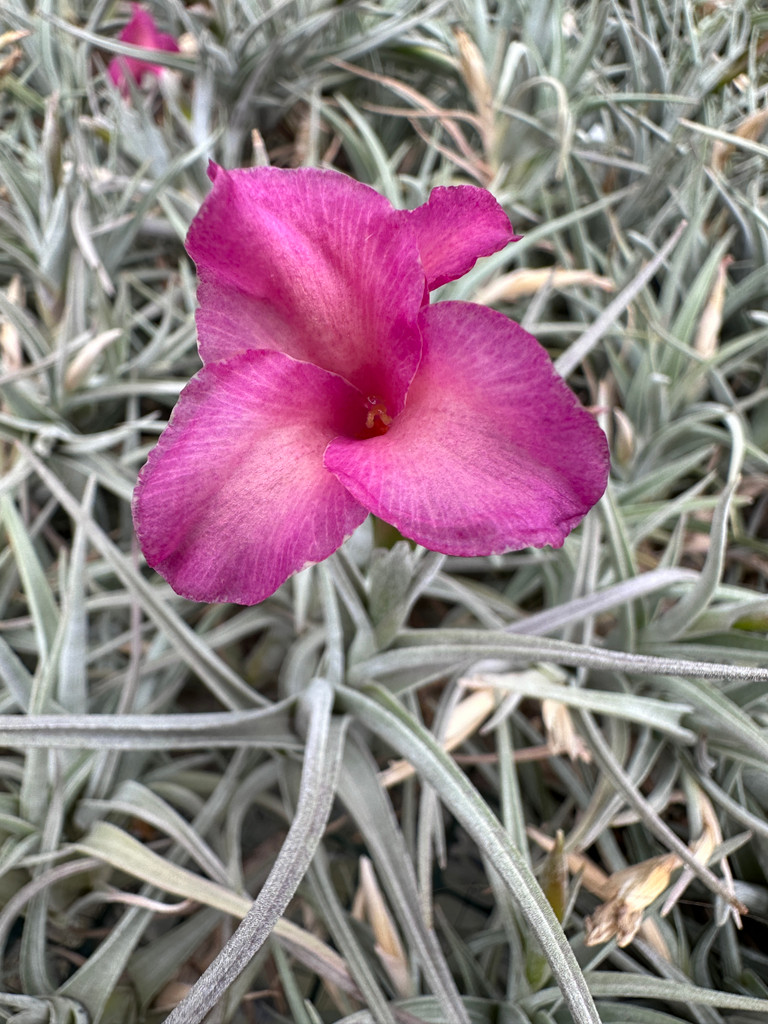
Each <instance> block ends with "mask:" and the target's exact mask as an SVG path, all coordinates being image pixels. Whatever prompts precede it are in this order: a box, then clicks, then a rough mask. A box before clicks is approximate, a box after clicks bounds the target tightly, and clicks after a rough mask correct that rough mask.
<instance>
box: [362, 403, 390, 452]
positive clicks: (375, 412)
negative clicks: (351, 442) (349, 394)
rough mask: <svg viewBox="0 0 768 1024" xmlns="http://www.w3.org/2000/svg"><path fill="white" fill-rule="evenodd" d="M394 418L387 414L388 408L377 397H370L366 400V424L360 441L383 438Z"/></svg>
mask: <svg viewBox="0 0 768 1024" xmlns="http://www.w3.org/2000/svg"><path fill="white" fill-rule="evenodd" d="M391 422H392V417H391V416H389V415H388V414H387V407H386V405H385V404H384V403H383V402H382V400H381V399H380V398H378V397H377V396H376V395H368V397H367V398H366V400H365V422H364V423H363V426H362V429H361V430H360V433H359V434H358V435H357V437H358V440H360V441H367V440H368V439H369V438H371V437H381V435H382V434H386V432H387V431H388V430H389V425H390V423H391Z"/></svg>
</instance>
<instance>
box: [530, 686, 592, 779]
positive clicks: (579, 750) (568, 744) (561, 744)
mask: <svg viewBox="0 0 768 1024" xmlns="http://www.w3.org/2000/svg"><path fill="white" fill-rule="evenodd" d="M541 717H542V719H543V720H544V728H545V729H546V732H547V747H548V748H549V752H550V753H551V754H552V755H553V756H555V757H556V756H557V755H558V754H567V755H568V757H569V758H570V759H571V760H572V761H584V762H585V763H587V764H589V762H590V761H591V760H592V753H591V751H590V749H589V747H588V746H587V745H586V743H585V742H584V740H583V739H582V738H581V736H580V735H579V734H578V732H576V728H575V726H574V724H573V718H572V717H571V712H570V711H569V710H568V707H567V706H566V705H565V704H563V703H562V702H561V701H559V700H551V699H550V698H548V697H547V698H545V699H544V700H543V701H542V702H541Z"/></svg>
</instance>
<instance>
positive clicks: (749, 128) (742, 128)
mask: <svg viewBox="0 0 768 1024" xmlns="http://www.w3.org/2000/svg"><path fill="white" fill-rule="evenodd" d="M766 129H768V107H763V109H762V110H755V111H753V112H752V113H751V114H748V115H747V116H746V117H745V118H744V119H743V120H741V121H740V122H739V124H738V125H737V126H736V128H734V130H733V132H732V133H731V134H732V135H733V136H734V137H735V138H737V139H747V140H748V141H749V142H757V140H758V139H759V138H760V136H761V135H762V134H763V132H764V131H766ZM735 152H736V145H735V144H733V143H730V142H724V141H722V140H721V139H717V140H716V141H715V144H714V145H713V147H712V169H713V170H715V171H722V170H723V168H724V167H725V165H726V164H727V162H728V160H729V159H730V158H731V156H732V155H733V154H734V153H735Z"/></svg>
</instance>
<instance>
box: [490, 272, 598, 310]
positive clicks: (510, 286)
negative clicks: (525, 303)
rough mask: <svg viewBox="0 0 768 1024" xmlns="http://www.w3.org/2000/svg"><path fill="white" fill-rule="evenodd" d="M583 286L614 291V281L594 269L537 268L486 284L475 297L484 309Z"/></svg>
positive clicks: (505, 276)
mask: <svg viewBox="0 0 768 1024" xmlns="http://www.w3.org/2000/svg"><path fill="white" fill-rule="evenodd" d="M574 286H582V287H587V288H599V289H600V291H603V292H612V291H614V289H615V284H614V282H613V281H612V280H611V279H610V278H609V277H602V276H601V275H600V274H595V273H594V272H593V271H591V270H569V269H567V268H563V267H538V268H536V269H529V268H527V267H526V268H522V269H520V270H511V271H510V272H509V273H508V274H502V275H501V277H498V278H496V280H495V281H491V283H490V284H487V285H485V286H484V287H483V288H481V289H480V290H479V291H478V292H477V294H476V295H475V302H479V303H481V304H482V305H483V306H492V305H493V304H494V303H496V302H517V300H518V299H525V298H527V297H528V296H530V295H535V294H536V293H537V292H539V291H541V289H542V288H571V287H574Z"/></svg>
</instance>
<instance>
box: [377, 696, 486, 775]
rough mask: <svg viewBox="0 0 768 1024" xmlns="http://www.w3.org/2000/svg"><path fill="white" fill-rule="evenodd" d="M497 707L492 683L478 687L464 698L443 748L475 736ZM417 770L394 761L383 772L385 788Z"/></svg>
mask: <svg viewBox="0 0 768 1024" xmlns="http://www.w3.org/2000/svg"><path fill="white" fill-rule="evenodd" d="M495 707H496V692H495V690H494V689H493V688H492V687H490V686H486V687H483V688H482V689H479V690H475V691H473V692H472V693H471V694H470V695H469V696H468V697H464V699H463V700H460V701H459V702H458V704H457V705H456V707H455V708H454V709H453V711H452V713H451V717H450V718H449V720H448V726H447V729H446V735H445V739H444V740H443V749H444V750H446V751H449V750H455V749H456V747H458V746H459V745H460V744H462V743H463V742H464V740H465V739H467V737H468V736H472V735H474V733H476V732H477V730H478V729H479V728H480V726H481V725H482V724H483V722H484V721H485V720H486V718H487V717H488V716H489V715H490V714H491V712H492V711H493V710H494V708H495ZM415 771H416V769H415V768H414V767H413V765H412V764H411V763H410V762H409V761H406V760H400V761H393V762H392V764H391V765H390V766H389V768H386V769H385V770H384V771H383V772H380V773H379V780H380V782H381V784H382V786H384V787H385V789H389V787H390V786H396V785H397V784H398V783H399V782H403V781H404V780H405V779H407V778H410V776H411V775H413V774H414V773H415Z"/></svg>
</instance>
